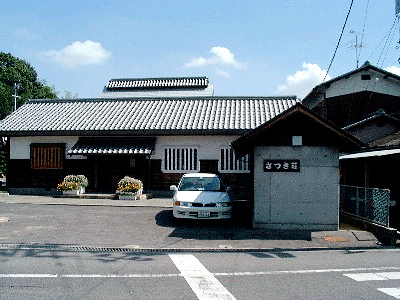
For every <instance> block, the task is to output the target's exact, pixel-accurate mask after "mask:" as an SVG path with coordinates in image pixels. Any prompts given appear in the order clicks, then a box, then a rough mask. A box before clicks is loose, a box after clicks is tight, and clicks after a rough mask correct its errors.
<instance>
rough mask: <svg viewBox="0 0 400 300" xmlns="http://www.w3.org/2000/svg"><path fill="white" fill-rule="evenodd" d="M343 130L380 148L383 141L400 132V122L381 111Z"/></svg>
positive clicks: (369, 144) (371, 145)
mask: <svg viewBox="0 0 400 300" xmlns="http://www.w3.org/2000/svg"><path fill="white" fill-rule="evenodd" d="M343 130H345V131H347V132H348V133H351V134H352V135H354V136H355V137H357V138H358V139H360V140H362V141H363V142H364V143H366V144H367V145H368V146H370V147H373V146H378V145H379V144H380V143H381V142H380V140H381V139H385V138H386V137H388V136H391V135H393V134H395V133H397V132H399V131H400V120H399V119H397V118H393V117H391V116H389V115H387V114H386V113H385V112H384V111H383V110H379V111H377V112H375V113H374V114H373V115H371V116H369V117H367V118H366V119H364V120H362V121H359V122H356V123H354V124H351V125H349V126H346V127H344V128H343Z"/></svg>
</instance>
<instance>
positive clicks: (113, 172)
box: [93, 155, 149, 193]
mask: <svg viewBox="0 0 400 300" xmlns="http://www.w3.org/2000/svg"><path fill="white" fill-rule="evenodd" d="M93 160H94V161H93V164H94V183H95V184H94V188H95V190H96V191H98V192H111V193H114V192H115V191H116V190H117V186H118V182H119V180H121V179H122V178H123V177H125V176H129V177H133V178H136V179H139V180H141V181H143V182H144V181H146V179H147V172H148V163H149V162H148V159H147V158H146V156H142V155H98V156H94V157H93Z"/></svg>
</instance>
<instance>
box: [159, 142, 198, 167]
mask: <svg viewBox="0 0 400 300" xmlns="http://www.w3.org/2000/svg"><path fill="white" fill-rule="evenodd" d="M197 152H198V150H197V148H189V147H188V148H183V147H179V148H166V149H164V165H163V167H164V168H163V169H164V171H167V172H188V171H193V172H195V171H198V168H199V163H198V153H197Z"/></svg>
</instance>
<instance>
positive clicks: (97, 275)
mask: <svg viewBox="0 0 400 300" xmlns="http://www.w3.org/2000/svg"><path fill="white" fill-rule="evenodd" d="M180 276H182V275H180V274H120V275H118V274H0V278H162V277H180Z"/></svg>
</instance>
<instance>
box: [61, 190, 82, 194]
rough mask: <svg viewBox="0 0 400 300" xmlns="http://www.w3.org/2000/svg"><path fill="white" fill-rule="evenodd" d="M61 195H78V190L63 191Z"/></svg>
mask: <svg viewBox="0 0 400 300" xmlns="http://www.w3.org/2000/svg"><path fill="white" fill-rule="evenodd" d="M63 195H79V190H69V191H63Z"/></svg>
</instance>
